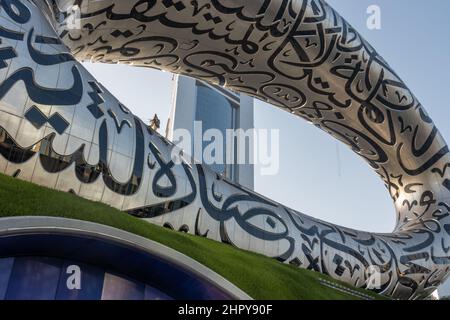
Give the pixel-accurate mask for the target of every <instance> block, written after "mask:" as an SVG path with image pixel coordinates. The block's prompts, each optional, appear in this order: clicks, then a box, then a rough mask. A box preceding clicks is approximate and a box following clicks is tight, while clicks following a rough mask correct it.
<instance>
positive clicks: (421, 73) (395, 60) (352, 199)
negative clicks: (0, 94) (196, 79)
mask: <svg viewBox="0 0 450 320" xmlns="http://www.w3.org/2000/svg"><path fill="white" fill-rule="evenodd" d="M328 3H329V4H330V5H331V6H333V7H334V8H335V9H336V10H337V11H338V12H339V13H340V14H341V15H342V16H344V17H345V18H346V19H347V20H348V21H349V22H350V23H351V24H352V25H353V26H354V27H355V28H356V29H357V30H358V31H359V32H360V33H361V34H362V35H363V36H364V37H365V38H366V39H367V40H368V41H369V42H370V43H371V44H372V45H373V46H374V47H375V48H376V49H377V50H378V51H379V53H380V54H381V55H382V56H383V57H384V58H385V59H386V60H387V61H388V62H389V64H390V65H391V66H392V67H393V68H394V69H395V70H396V72H397V73H398V74H399V75H400V76H401V77H402V79H403V80H404V81H405V82H406V84H407V85H408V86H409V87H410V88H411V89H412V91H413V92H414V94H415V95H416V96H417V97H418V98H419V100H420V101H421V102H422V104H423V105H424V106H425V108H426V109H427V110H428V112H429V114H430V115H431V116H432V118H433V119H434V121H435V122H436V124H437V126H438V128H439V129H440V130H441V132H442V134H443V135H444V137H445V138H446V139H447V141H450V102H449V98H448V96H449V92H450V78H449V75H450V59H449V58H450V55H449V52H450V41H449V33H450V19H449V16H450V1H447V0H427V1H422V0H395V1H394V0H328ZM373 4H375V5H379V6H380V7H381V14H382V16H381V19H382V28H381V30H373V31H371V30H368V29H367V27H366V20H367V17H368V15H367V14H366V9H367V7H368V6H369V5H373ZM87 67H88V69H89V70H90V71H91V72H92V73H93V74H94V76H96V77H97V78H98V79H99V81H100V82H102V84H103V85H104V86H106V87H107V88H108V89H109V90H110V91H111V92H112V93H113V94H115V95H116V96H117V97H118V98H119V100H121V101H122V103H124V104H125V105H127V106H128V108H130V109H131V110H133V112H134V113H136V114H137V115H138V116H140V117H141V118H142V119H143V120H148V119H150V118H151V117H152V116H153V114H154V113H158V115H159V116H160V118H161V120H162V127H163V128H164V127H165V124H166V119H167V116H168V114H169V108H170V105H171V94H172V89H173V85H172V82H171V78H172V76H171V74H168V73H163V72H159V71H154V70H151V69H139V68H130V67H127V66H120V65H119V66H115V65H114V66H111V65H100V64H97V65H91V64H87ZM255 113H256V118H255V121H256V127H257V128H278V129H280V135H281V139H282V141H283V143H282V144H281V147H280V151H281V154H280V158H281V163H280V167H281V168H280V173H279V174H278V175H277V176H272V177H262V176H259V175H256V181H255V183H256V191H258V192H260V193H262V194H264V195H266V196H268V197H270V198H273V199H274V200H277V201H279V202H281V203H283V204H285V205H287V206H290V207H292V208H294V209H296V210H299V211H301V212H304V213H306V214H309V215H311V216H314V217H317V218H319V219H324V220H327V221H330V222H334V223H338V224H340V225H345V226H347V227H352V228H358V229H362V230H368V231H378V232H390V231H392V229H393V227H394V222H395V219H394V209H393V205H392V200H391V199H390V198H389V196H388V193H387V191H386V190H385V188H384V186H383V183H382V182H381V180H380V179H379V178H378V177H376V175H375V174H374V173H373V172H372V171H371V170H369V168H368V165H366V164H365V163H364V162H363V161H362V160H361V159H359V158H358V157H357V156H356V155H355V154H353V153H352V152H351V151H350V150H348V148H347V147H345V146H343V145H341V144H340V143H338V142H335V141H334V140H333V139H331V138H330V137H329V136H328V135H326V134H324V133H322V132H321V131H319V130H318V129H316V128H315V127H312V126H311V125H308V124H307V123H305V122H304V121H302V120H301V119H298V118H296V117H294V116H292V115H290V114H288V113H285V112H282V111H280V110H278V109H275V108H273V107H270V106H268V105H267V104H265V103H262V102H256V103H255Z"/></svg>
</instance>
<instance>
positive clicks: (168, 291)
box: [0, 217, 250, 300]
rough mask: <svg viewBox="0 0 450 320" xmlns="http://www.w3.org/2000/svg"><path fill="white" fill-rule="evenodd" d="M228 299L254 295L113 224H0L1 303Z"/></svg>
mask: <svg viewBox="0 0 450 320" xmlns="http://www.w3.org/2000/svg"><path fill="white" fill-rule="evenodd" d="M2 299H8V300H18V299H20V300H30V299H31V300H100V299H102V300H172V299H182V300H204V299H207V300H211V299H212V300H229V299H245V300H248V299H250V297H249V296H248V295H246V294H245V293H244V292H242V291H241V290H240V289H238V288H236V287H235V286H234V285H233V284H231V283H230V282H228V281H227V280H225V279H224V278H223V277H221V276H219V275H218V274H216V273H215V272H213V271H211V270H210V269H208V268H206V267H204V266H203V265H201V264H199V263H198V262H196V261H195V260H192V259H191V258H188V257H186V256H185V255H182V254H180V253H178V252H177V251H175V250H173V249H170V248H168V247H165V246H163V245H161V244H158V243H156V242H154V241H150V240H148V239H145V238H142V237H139V236H136V235H133V234H130V233H128V232H124V231H121V230H118V229H114V228H111V227H107V226H103V225H99V224H95V223H90V222H82V221H78V220H70V219H63V218H50V217H17V218H4V219H2V220H0V300H2Z"/></svg>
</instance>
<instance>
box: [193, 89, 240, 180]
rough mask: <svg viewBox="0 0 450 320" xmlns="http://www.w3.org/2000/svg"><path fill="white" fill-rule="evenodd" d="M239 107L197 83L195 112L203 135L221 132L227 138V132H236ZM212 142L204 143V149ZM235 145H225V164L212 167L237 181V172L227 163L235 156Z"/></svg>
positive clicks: (216, 164)
mask: <svg viewBox="0 0 450 320" xmlns="http://www.w3.org/2000/svg"><path fill="white" fill-rule="evenodd" d="M238 108H239V105H238V104H236V102H233V101H232V100H231V99H229V98H227V97H226V96H224V95H223V94H220V93H219V92H218V91H217V90H214V89H213V88H211V87H209V86H206V85H203V84H202V83H200V82H197V108H196V112H195V120H196V121H200V122H201V123H202V131H203V132H202V134H204V133H205V132H206V131H207V130H210V129H215V130H219V131H220V132H221V134H222V136H223V137H226V136H227V130H230V129H231V130H235V129H236V124H237V119H236V115H237V109H238ZM209 143H210V142H208V141H204V142H203V148H202V150H204V149H205V148H206V146H207V145H208V144H209ZM235 153H236V152H235V145H234V143H233V144H232V145H226V144H223V150H222V154H223V159H224V160H225V161H224V163H213V164H211V165H210V167H211V168H212V169H213V170H214V171H215V172H217V173H219V174H221V175H223V176H225V177H227V178H229V179H230V180H233V181H234V180H236V176H235V174H236V170H235V169H234V166H233V165H232V164H231V163H227V159H229V158H230V157H233V155H234V154H235Z"/></svg>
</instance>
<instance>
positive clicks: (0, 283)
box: [0, 258, 14, 300]
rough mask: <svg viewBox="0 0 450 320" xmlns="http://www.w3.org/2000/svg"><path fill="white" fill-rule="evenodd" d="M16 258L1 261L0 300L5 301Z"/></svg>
mask: <svg viewBox="0 0 450 320" xmlns="http://www.w3.org/2000/svg"><path fill="white" fill-rule="evenodd" d="M13 263H14V258H8V259H0V300H3V299H5V295H6V290H7V289H8V283H9V277H10V276H11V270H12V266H13Z"/></svg>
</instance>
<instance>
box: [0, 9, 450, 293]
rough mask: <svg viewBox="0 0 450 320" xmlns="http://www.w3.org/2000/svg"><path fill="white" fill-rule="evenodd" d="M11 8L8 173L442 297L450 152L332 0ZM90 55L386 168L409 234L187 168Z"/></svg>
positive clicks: (326, 268)
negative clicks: (287, 117)
mask: <svg viewBox="0 0 450 320" xmlns="http://www.w3.org/2000/svg"><path fill="white" fill-rule="evenodd" d="M74 5H77V6H78V8H79V9H80V10H73V8H74V7H73V6H74ZM1 6H2V10H1V11H0V26H1V29H0V37H1V40H2V42H1V44H0V81H1V82H0V126H1V128H2V129H1V131H0V153H1V155H2V157H0V170H1V171H2V172H4V173H6V174H9V175H15V176H18V177H19V178H21V179H24V180H28V181H32V182H35V183H38V184H40V185H45V186H48V187H51V188H56V189H59V190H63V191H71V192H74V193H76V194H78V195H80V196H82V197H85V198H88V199H92V200H96V201H102V202H105V203H108V204H110V205H112V206H114V207H117V208H119V209H122V210H125V211H129V212H131V213H132V214H135V215H137V216H140V217H142V218H143V219H147V220H149V221H151V222H153V223H157V224H161V225H165V226H167V227H171V228H174V229H177V230H178V229H181V230H184V231H187V232H191V233H195V234H196V235H199V236H204V237H208V238H211V239H214V240H218V241H222V242H226V243H231V244H233V245H235V246H237V247H239V248H243V249H248V250H252V251H255V252H259V253H262V254H265V255H268V256H271V257H275V258H277V259H279V260H280V261H283V262H286V263H290V264H294V265H297V266H299V267H302V268H307V269H312V270H316V271H319V272H322V273H326V274H329V275H330V276H332V277H334V278H336V279H339V280H343V281H346V282H348V283H350V284H353V285H355V286H357V287H366V285H367V282H368V280H369V281H370V280H372V279H373V276H374V273H375V276H377V275H379V276H380V277H379V279H378V280H379V286H378V288H377V289H374V290H375V291H378V292H380V293H384V294H388V295H391V296H393V297H396V298H405V299H407V298H411V299H412V298H420V297H423V296H426V295H428V294H430V293H431V292H433V291H434V290H435V288H436V287H437V286H438V285H439V284H440V283H441V282H442V281H443V280H445V279H446V278H447V276H448V272H449V267H450V256H449V254H448V252H449V248H448V246H449V243H450V218H449V208H450V170H448V167H449V166H450V156H449V150H448V147H447V144H446V143H445V141H444V139H443V138H442V136H441V135H440V134H439V131H438V130H437V128H436V127H435V126H434V124H433V122H432V120H431V119H430V118H429V117H428V115H427V113H426V111H425V110H424V108H423V107H422V105H421V104H420V103H419V102H418V100H417V99H416V97H415V96H414V95H413V94H412V93H411V92H410V90H409V89H408V88H407V87H406V86H405V84H404V83H403V82H402V81H401V79H400V78H399V77H398V76H397V75H396V74H395V72H394V71H393V70H392V69H391V68H390V67H389V65H388V64H387V63H386V62H385V61H384V60H383V58H382V57H380V56H379V55H378V54H377V52H376V51H375V50H374V49H373V48H372V47H371V46H370V44H368V43H367V42H366V41H365V40H364V39H362V38H361V37H360V35H359V34H358V33H357V32H356V31H355V30H354V29H353V28H352V27H351V26H350V25H349V24H348V23H347V22H346V21H345V20H343V19H342V18H341V17H340V16H339V14H338V13H336V12H335V11H334V10H333V9H332V8H331V7H329V6H328V5H327V4H326V3H325V2H324V1H320V0H291V1H290V0H286V1H284V0H271V1H270V0H264V1H263V0H252V1H249V0H233V1H231V0H228V1H227V0H210V1H201V0H194V1H192V0H189V1H188V0H129V1H112V0H102V1H93V0H92V1H89V0H88V1H81V0H76V1H75V0H45V1H44V0H35V1H27V0H4V1H2V4H1ZM80 22H81V23H80ZM77 23H78V25H77ZM75 59H76V60H91V61H97V62H104V63H127V64H130V65H135V66H146V67H153V68H158V69H162V70H166V71H170V72H175V73H180V74H185V75H189V76H192V77H196V78H200V79H203V80H205V81H208V82H211V83H215V84H219V85H223V86H227V87H228V88H232V89H234V90H236V91H239V92H244V93H247V94H250V95H253V96H255V97H257V98H259V99H262V100H264V101H268V102H270V103H272V104H273V105H275V106H277V107H280V108H282V109H284V110H286V111H289V112H291V113H293V114H295V115H298V116H299V117H301V118H303V119H306V120H307V121H309V122H312V123H313V124H314V125H316V126H317V127H318V128H320V129H322V130H325V131H326V132H328V133H329V134H331V135H332V136H333V137H335V138H337V139H339V140H341V141H342V142H343V143H345V144H347V145H348V146H349V147H351V148H352V150H354V151H355V152H356V153H357V154H359V155H360V156H361V157H362V158H363V159H364V160H366V161H367V162H368V164H369V165H370V166H371V167H372V168H373V169H374V170H375V171H376V172H377V173H378V175H379V176H380V178H381V179H382V180H383V181H384V182H385V185H386V187H387V189H388V191H389V193H390V195H391V196H392V198H393V201H394V205H395V208H396V210H397V217H398V220H397V227H396V229H395V230H394V232H393V233H392V234H372V233H367V232H360V231H356V230H350V229H347V228H343V227H338V226H335V225H332V224H330V223H326V222H323V221H318V220H317V219H314V218H311V217H308V216H306V215H304V214H302V213H299V212H296V211H294V210H291V209H289V208H286V207H284V206H282V205H280V204H278V203H275V202H273V201H270V200H268V199H266V198H264V197H262V196H259V195H257V194H255V193H253V192H250V191H248V190H246V189H244V188H241V187H239V186H236V185H233V184H231V183H229V182H228V181H226V180H223V179H221V178H220V177H217V175H216V174H213V173H212V171H210V170H209V169H208V168H207V167H205V166H202V165H194V166H190V165H188V164H187V163H183V164H181V165H175V164H173V163H172V162H171V158H170V154H171V151H172V149H173V148H174V147H173V146H172V145H171V144H170V143H169V142H168V141H166V140H165V139H164V138H163V137H161V136H159V135H158V134H157V133H155V132H152V131H151V130H148V129H147V128H146V126H145V125H144V124H143V123H142V122H141V121H140V120H139V119H136V118H135V117H134V116H133V115H132V113H131V112H130V111H129V109H127V108H126V107H125V106H123V105H122V104H121V103H120V102H119V101H117V99H115V98H114V97H113V96H112V95H111V94H110V93H109V92H108V91H107V90H106V89H105V88H104V87H102V86H101V84H100V83H98V82H97V81H96V80H95V79H94V78H93V77H92V76H91V75H90V74H89V73H88V72H87V71H86V70H85V69H84V68H83V67H82V66H81V65H80V64H79V63H78V62H77V61H76V60H75ZM149 85H150V84H149ZM293 147H294V146H293ZM296 169H298V170H304V169H305V168H296ZM290 192H292V193H295V190H290ZM349 192H351V190H349ZM368 196H370V195H369V194H368ZM323 197H324V199H326V197H327V195H326V193H324V195H323ZM43 201H45V199H43ZM336 214H339V213H336ZM374 270H375V271H376V272H375V271H374Z"/></svg>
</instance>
